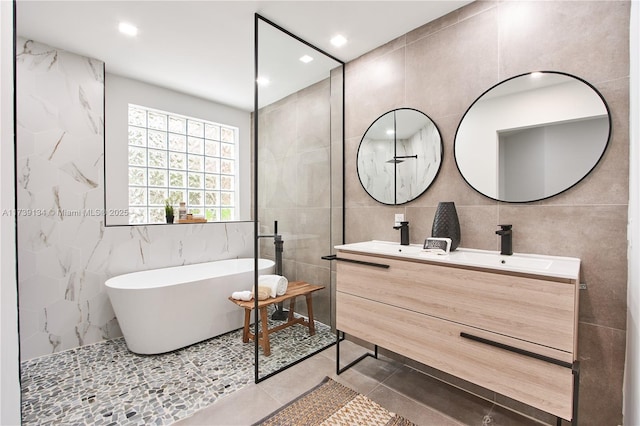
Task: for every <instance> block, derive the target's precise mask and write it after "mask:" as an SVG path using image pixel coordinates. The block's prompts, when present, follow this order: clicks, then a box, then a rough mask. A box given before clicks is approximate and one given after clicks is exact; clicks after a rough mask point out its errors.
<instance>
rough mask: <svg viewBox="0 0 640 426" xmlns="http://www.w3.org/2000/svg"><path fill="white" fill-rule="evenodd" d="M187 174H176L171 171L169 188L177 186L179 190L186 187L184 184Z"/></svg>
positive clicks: (176, 172)
mask: <svg viewBox="0 0 640 426" xmlns="http://www.w3.org/2000/svg"><path fill="white" fill-rule="evenodd" d="M186 177H187V174H186V173H185V172H178V171H173V170H171V171H170V172H169V186H177V187H179V188H184V187H185V186H187V184H186Z"/></svg>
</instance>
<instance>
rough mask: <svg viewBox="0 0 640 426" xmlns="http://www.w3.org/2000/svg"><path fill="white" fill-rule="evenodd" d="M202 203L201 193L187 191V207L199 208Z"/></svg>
mask: <svg viewBox="0 0 640 426" xmlns="http://www.w3.org/2000/svg"><path fill="white" fill-rule="evenodd" d="M203 201H204V197H203V194H202V191H189V201H188V203H187V204H189V206H201V205H202V204H203V203H202V202H203Z"/></svg>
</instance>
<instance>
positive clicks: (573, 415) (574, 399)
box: [571, 361, 580, 426]
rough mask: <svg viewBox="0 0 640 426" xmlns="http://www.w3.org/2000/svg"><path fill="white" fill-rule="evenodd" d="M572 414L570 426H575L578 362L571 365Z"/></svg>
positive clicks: (576, 420)
mask: <svg viewBox="0 0 640 426" xmlns="http://www.w3.org/2000/svg"><path fill="white" fill-rule="evenodd" d="M571 371H572V372H573V412H572V417H571V424H572V425H573V426H577V424H578V401H579V398H578V390H579V389H580V361H575V362H574V363H573V368H572V369H571Z"/></svg>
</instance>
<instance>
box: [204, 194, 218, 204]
mask: <svg viewBox="0 0 640 426" xmlns="http://www.w3.org/2000/svg"><path fill="white" fill-rule="evenodd" d="M219 199H220V193H219V192H209V191H207V192H206V193H205V202H204V203H205V204H206V205H207V206H217V205H218V200H219Z"/></svg>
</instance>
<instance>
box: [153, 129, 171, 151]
mask: <svg viewBox="0 0 640 426" xmlns="http://www.w3.org/2000/svg"><path fill="white" fill-rule="evenodd" d="M148 144H149V148H157V149H167V134H166V133H165V132H158V131H157V130H149V142H148Z"/></svg>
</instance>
